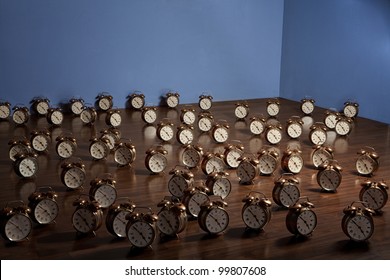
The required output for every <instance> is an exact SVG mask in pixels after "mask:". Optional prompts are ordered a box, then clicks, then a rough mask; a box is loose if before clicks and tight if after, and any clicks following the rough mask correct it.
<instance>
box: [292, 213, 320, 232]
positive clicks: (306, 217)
mask: <svg viewBox="0 0 390 280" xmlns="http://www.w3.org/2000/svg"><path fill="white" fill-rule="evenodd" d="M316 226H317V216H316V214H315V213H314V212H313V211H311V210H305V211H302V212H301V213H300V214H299V216H298V218H297V231H298V233H299V234H301V235H309V234H311V233H312V232H313V230H314V229H315V228H316Z"/></svg>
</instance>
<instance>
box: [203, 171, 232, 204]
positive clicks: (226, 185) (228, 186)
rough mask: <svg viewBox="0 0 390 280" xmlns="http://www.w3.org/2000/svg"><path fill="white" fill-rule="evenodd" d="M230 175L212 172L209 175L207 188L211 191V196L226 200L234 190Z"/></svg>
mask: <svg viewBox="0 0 390 280" xmlns="http://www.w3.org/2000/svg"><path fill="white" fill-rule="evenodd" d="M228 176H229V173H227V172H223V171H220V172H212V173H210V174H209V175H207V179H206V187H207V188H208V189H209V190H210V194H213V195H215V196H218V197H220V198H222V199H225V198H226V197H227V196H228V195H229V194H230V192H231V190H232V183H231V182H230V180H229V178H228Z"/></svg>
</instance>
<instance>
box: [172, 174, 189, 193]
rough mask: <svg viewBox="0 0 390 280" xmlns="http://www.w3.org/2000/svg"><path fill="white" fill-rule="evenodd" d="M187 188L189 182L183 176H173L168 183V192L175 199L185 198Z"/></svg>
mask: <svg viewBox="0 0 390 280" xmlns="http://www.w3.org/2000/svg"><path fill="white" fill-rule="evenodd" d="M187 187H188V182H187V180H186V179H185V178H184V177H183V176H181V175H173V176H172V177H171V179H170V180H169V182H168V190H169V192H170V193H171V194H172V195H173V196H175V197H179V198H181V197H183V194H184V193H183V192H184V190H185V189H186V188H187Z"/></svg>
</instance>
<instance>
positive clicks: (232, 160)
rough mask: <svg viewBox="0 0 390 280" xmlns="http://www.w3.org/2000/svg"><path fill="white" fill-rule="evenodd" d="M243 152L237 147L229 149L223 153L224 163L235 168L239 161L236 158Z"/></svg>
mask: <svg viewBox="0 0 390 280" xmlns="http://www.w3.org/2000/svg"><path fill="white" fill-rule="evenodd" d="M243 154H244V151H243V150H241V149H237V148H232V149H229V150H228V152H227V153H225V161H226V164H227V165H228V166H229V167H230V168H237V167H238V165H239V164H240V161H239V160H238V159H239V158H240V157H241V156H242V155H243Z"/></svg>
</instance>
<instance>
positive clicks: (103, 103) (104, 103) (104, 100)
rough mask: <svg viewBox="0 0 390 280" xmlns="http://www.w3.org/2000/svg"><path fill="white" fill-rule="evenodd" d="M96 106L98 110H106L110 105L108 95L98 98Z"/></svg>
mask: <svg viewBox="0 0 390 280" xmlns="http://www.w3.org/2000/svg"><path fill="white" fill-rule="evenodd" d="M98 106H99V109H100V110H103V111H107V110H108V109H110V108H111V106H112V101H111V99H110V98H109V97H108V96H103V97H101V98H100V99H99V102H98Z"/></svg>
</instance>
